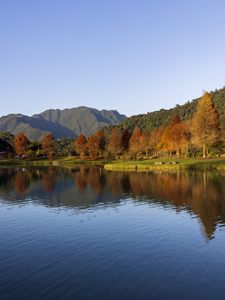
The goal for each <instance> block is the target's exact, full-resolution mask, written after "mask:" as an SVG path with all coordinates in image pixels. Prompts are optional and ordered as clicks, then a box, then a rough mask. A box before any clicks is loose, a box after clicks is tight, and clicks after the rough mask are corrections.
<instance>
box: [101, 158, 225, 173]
mask: <svg viewBox="0 0 225 300" xmlns="http://www.w3.org/2000/svg"><path fill="white" fill-rule="evenodd" d="M174 162H176V163H174ZM104 167H105V169H106V170H111V171H113V170H114V171H116V170H118V171H121V170H125V171H129V170H131V171H134V170H136V171H145V170H146V171H170V170H174V171H179V170H225V159H224V158H221V159H219V158H217V159H152V160H145V161H126V162H112V163H106V164H105V166H104Z"/></svg>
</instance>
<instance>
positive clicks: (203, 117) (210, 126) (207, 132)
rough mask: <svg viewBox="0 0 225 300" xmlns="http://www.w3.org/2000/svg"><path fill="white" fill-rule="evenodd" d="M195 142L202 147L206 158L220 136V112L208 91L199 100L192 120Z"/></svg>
mask: <svg viewBox="0 0 225 300" xmlns="http://www.w3.org/2000/svg"><path fill="white" fill-rule="evenodd" d="M192 136H193V143H194V144H195V145H196V146H198V147H201V148H202V154H203V157H204V158H205V157H206V156H207V155H208V148H209V147H210V146H211V145H212V144H213V143H215V142H216V141H217V140H218V139H219V137H220V122H219V114H218V112H217V111H216V110H215V108H214V103H213V101H212V98H211V96H210V94H209V93H208V92H206V93H205V94H204V95H203V96H202V98H201V99H200V100H199V102H198V105H197V110H196V113H195V114H194V117H193V121H192Z"/></svg>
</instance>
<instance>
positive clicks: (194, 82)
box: [0, 0, 225, 116]
mask: <svg viewBox="0 0 225 300" xmlns="http://www.w3.org/2000/svg"><path fill="white" fill-rule="evenodd" d="M224 85H225V1H224V0H188V1H183V0H176V1H175V0H135V1H134V0H0V103H1V109H0V115H5V114H8V113H17V112H21V113H23V114H28V115H31V114H33V113H38V112H41V111H43V110H45V109H48V108H69V107H76V106H81V105H85V106H90V107H95V108H98V109H117V110H118V111H119V112H121V113H124V114H126V115H128V116H129V115H133V114H138V113H145V112H148V111H153V110H157V109H160V108H169V107H172V106H174V105H176V104H182V103H185V102H186V101H187V100H191V99H193V98H195V97H198V96H199V95H201V94H202V91H203V90H214V89H216V88H221V87H223V86H224Z"/></svg>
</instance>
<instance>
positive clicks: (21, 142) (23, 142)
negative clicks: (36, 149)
mask: <svg viewBox="0 0 225 300" xmlns="http://www.w3.org/2000/svg"><path fill="white" fill-rule="evenodd" d="M29 142H30V141H29V140H28V138H27V137H26V135H25V134H24V133H23V132H20V133H18V134H17V135H16V136H15V139H14V147H15V151H16V154H17V155H26V154H27V151H28V146H29Z"/></svg>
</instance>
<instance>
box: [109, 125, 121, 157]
mask: <svg viewBox="0 0 225 300" xmlns="http://www.w3.org/2000/svg"><path fill="white" fill-rule="evenodd" d="M107 150H108V151H109V152H110V153H111V154H112V155H113V156H114V157H116V156H117V155H118V154H119V153H121V152H122V150H123V144H122V134H121V132H120V130H119V129H117V128H113V129H112V132H111V134H110V135H109V140H108V146H107Z"/></svg>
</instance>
